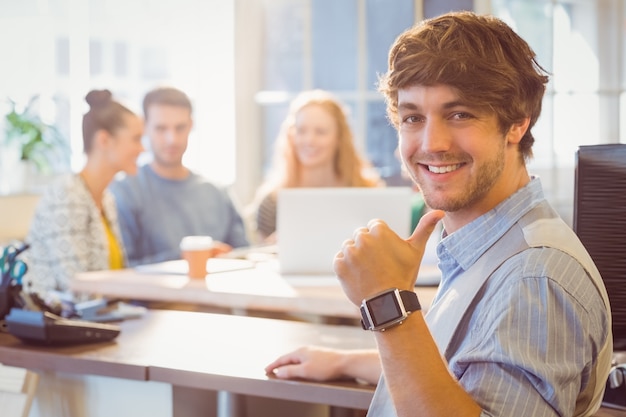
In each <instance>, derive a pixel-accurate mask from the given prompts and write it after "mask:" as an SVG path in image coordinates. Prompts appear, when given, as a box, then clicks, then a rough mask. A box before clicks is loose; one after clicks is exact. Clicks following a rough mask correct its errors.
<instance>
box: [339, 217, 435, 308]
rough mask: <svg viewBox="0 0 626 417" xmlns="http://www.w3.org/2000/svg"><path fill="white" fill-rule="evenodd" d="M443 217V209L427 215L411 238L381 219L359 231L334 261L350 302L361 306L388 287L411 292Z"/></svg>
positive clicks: (345, 243) (346, 242)
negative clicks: (436, 228)
mask: <svg viewBox="0 0 626 417" xmlns="http://www.w3.org/2000/svg"><path fill="white" fill-rule="evenodd" d="M443 216H444V212H443V211H440V210H434V211H431V212H429V213H426V214H425V215H424V216H423V217H422V218H421V219H420V222H419V224H418V225H417V227H416V228H415V230H414V231H413V234H412V235H411V236H410V237H409V238H408V239H402V238H401V237H400V236H398V235H397V234H396V233H395V232H394V231H393V230H391V229H390V228H389V226H388V225H387V224H386V223H385V222H384V221H382V220H371V221H370V222H369V223H368V225H367V227H362V228H360V229H357V230H356V231H355V232H354V236H353V237H352V239H348V240H346V241H345V242H344V243H343V245H342V248H341V251H340V252H339V253H337V255H336V256H335V260H334V270H335V273H336V274H337V276H338V277H339V280H340V281H341V285H342V286H343V290H344V292H345V293H346V295H347V296H348V298H349V299H350V301H352V302H353V303H354V304H356V305H360V304H361V302H362V301H363V299H364V298H367V297H370V296H372V295H374V294H377V293H379V292H381V291H383V290H387V289H389V288H399V289H403V290H410V291H412V290H413V287H414V285H415V280H416V278H417V272H418V271H419V266H420V264H421V262H422V258H423V256H424V251H425V248H426V242H427V241H428V238H429V236H430V235H431V233H432V232H433V230H434V229H435V226H436V225H437V223H438V222H439V221H440V220H441V219H442V218H443Z"/></svg>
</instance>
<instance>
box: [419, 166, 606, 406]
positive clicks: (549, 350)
mask: <svg viewBox="0 0 626 417" xmlns="http://www.w3.org/2000/svg"><path fill="white" fill-rule="evenodd" d="M542 203H543V204H545V198H544V196H543V192H542V189H541V183H540V181H539V179H538V178H535V179H533V180H531V182H530V183H529V184H528V185H527V186H526V187H524V188H522V189H521V190H519V191H518V192H517V193H516V194H514V195H513V196H511V197H510V198H509V199H507V200H506V201H504V202H503V203H502V204H500V205H499V206H498V207H496V208H495V209H494V210H492V211H490V212H488V213H486V214H485V215H483V216H481V217H480V218H478V219H476V220H475V221H473V222H472V223H470V224H468V225H466V226H465V227H463V228H461V229H459V230H458V231H456V232H454V233H452V234H450V235H449V236H446V237H444V238H443V239H442V241H441V243H440V244H439V246H438V248H437V251H438V256H439V259H440V264H439V265H440V268H441V270H442V282H441V285H440V290H439V292H438V294H442V293H444V292H445V290H446V288H448V287H449V286H450V284H451V283H452V282H453V281H454V280H456V279H458V278H459V277H460V276H462V275H463V273H464V271H465V270H467V269H468V268H469V267H470V266H471V265H472V264H473V263H474V262H476V261H477V259H478V258H479V257H480V256H481V255H482V254H483V253H485V252H486V251H487V249H489V248H490V247H491V246H492V245H493V244H494V243H495V242H496V241H497V240H498V239H499V238H500V237H501V236H502V235H503V234H504V233H505V232H506V231H507V230H508V229H510V228H511V227H512V226H513V224H515V223H516V222H517V221H518V220H519V219H520V218H521V217H522V216H523V215H524V214H525V213H527V212H528V211H529V210H530V209H531V208H532V207H534V206H536V205H538V204H542ZM435 301H436V300H435ZM455 324H456V323H455ZM431 331H432V332H433V333H435V332H437V329H431ZM609 331H610V312H609V311H608V309H607V308H606V307H605V305H604V302H603V299H602V297H601V295H600V294H599V292H598V290H597V289H596V287H595V285H594V283H593V282H592V280H591V279H590V278H589V277H588V275H587V272H586V271H585V270H584V268H583V267H582V266H581V264H580V262H578V261H577V260H576V259H574V258H573V257H572V256H570V255H568V254H566V253H564V252H561V251H559V250H557V249H554V248H551V247H540V248H530V249H527V250H525V251H523V252H522V253H521V254H518V255H516V256H514V257H513V258H510V259H509V260H508V261H507V262H505V263H504V264H503V265H502V266H501V267H500V268H499V269H498V270H496V271H495V273H494V274H493V275H492V276H491V278H490V279H489V281H487V283H486V285H485V286H484V287H483V288H482V290H481V292H480V293H479V294H478V297H477V301H476V302H475V303H474V304H473V305H472V307H471V311H470V314H468V315H467V316H466V317H465V319H464V320H463V321H462V322H461V323H460V324H459V327H458V328H457V331H456V333H455V335H454V336H453V338H452V339H451V341H450V345H449V349H448V351H447V357H446V359H447V360H448V363H449V368H450V370H451V371H452V373H453V374H454V375H455V376H456V378H457V379H458V380H459V382H460V384H461V385H462V386H463V387H464V389H465V390H466V391H467V392H468V393H469V394H470V395H471V396H472V397H473V398H474V399H475V400H476V401H477V402H478V403H479V404H480V405H481V406H482V408H483V414H482V415H483V416H533V417H540V416H571V415H573V414H574V407H575V405H576V398H577V397H578V396H579V394H580V392H581V391H583V390H584V389H585V388H586V387H587V386H588V385H589V384H595V383H596V381H591V380H590V375H591V374H592V369H593V366H594V365H595V361H596V357H597V354H598V351H599V350H600V349H601V347H602V346H603V345H604V343H605V341H606V340H607V337H608V334H609ZM599 383H604V382H603V381H600V382H599Z"/></svg>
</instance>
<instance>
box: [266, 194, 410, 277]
mask: <svg viewBox="0 0 626 417" xmlns="http://www.w3.org/2000/svg"><path fill="white" fill-rule="evenodd" d="M412 192H413V191H412V190H411V188H410V187H384V188H383V187H379V188H365V187H352V188H288V189H283V190H280V191H279V192H278V197H277V218H276V228H277V245H278V264H279V269H280V272H281V273H282V274H291V275H312V274H317V275H334V271H333V259H334V257H335V254H336V253H337V252H338V251H339V250H340V249H341V244H342V243H343V241H344V240H346V239H349V238H351V237H352V235H353V232H354V231H355V230H356V229H357V228H359V227H363V226H367V223H368V222H369V221H370V220H371V219H374V218H379V219H382V220H384V221H385V222H387V224H389V226H390V227H391V229H392V230H394V231H395V232H396V233H398V234H399V235H400V236H402V237H403V238H406V237H408V236H409V234H410V232H411V230H410V228H411V193H412Z"/></svg>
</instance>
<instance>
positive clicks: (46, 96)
mask: <svg viewBox="0 0 626 417" xmlns="http://www.w3.org/2000/svg"><path fill="white" fill-rule="evenodd" d="M233 4H234V2H233V1H204V0H176V1H172V0H137V1H132V2H128V1H124V0H107V1H100V0H21V1H19V2H13V1H11V2H7V1H5V2H1V3H0V31H1V33H2V36H0V53H1V55H2V57H3V69H2V77H0V91H2V92H3V96H2V97H0V113H1V114H2V115H4V114H5V113H6V111H8V107H6V104H7V103H6V102H5V101H4V100H5V99H6V98H11V99H13V100H15V101H16V102H18V103H24V104H25V103H26V102H28V99H29V98H30V97H31V96H33V95H34V94H39V95H41V97H42V99H43V102H44V103H46V104H47V105H48V106H47V109H48V110H49V111H47V112H46V114H45V115H44V114H42V116H45V117H46V118H47V119H48V121H50V122H52V123H54V124H55V125H56V126H57V127H58V128H59V129H60V130H61V132H62V133H63V134H64V136H65V137H66V138H68V139H69V141H70V143H71V150H72V159H71V168H72V169H73V170H74V171H78V170H80V168H82V165H83V163H84V156H83V154H82V133H81V124H82V115H83V113H84V112H85V111H86V110H87V104H86V103H85V101H84V97H85V95H86V94H87V92H88V91H89V90H91V89H94V88H97V89H105V88H106V89H109V90H111V91H112V92H113V94H114V96H115V97H116V98H119V99H121V100H123V101H125V102H127V103H128V104H129V105H130V106H131V107H132V108H133V109H134V110H136V111H138V112H139V113H141V101H142V99H143V95H144V94H145V93H146V92H147V91H148V90H150V89H152V88H154V87H156V86H159V85H164V84H167V85H173V86H175V87H178V88H181V89H182V90H184V91H185V92H186V93H187V94H188V95H189V96H190V98H191V100H192V102H193V104H194V122H195V124H194V129H193V131H192V134H191V137H190V139H189V151H188V152H187V153H186V154H185V163H186V164H187V165H188V166H190V167H191V168H192V169H194V170H196V171H198V172H201V173H203V174H205V175H206V176H207V177H209V178H211V179H212V180H215V181H216V182H220V183H225V184H230V183H233V182H234V181H235V112H234V108H235V98H234V94H233V90H234V68H233V67H234V59H233V57H234V38H233V32H234V6H233ZM1 123H2V122H0V124H1ZM1 128H2V126H0V129H1ZM0 142H3V140H2V137H0ZM0 152H1V151H0ZM5 153H6V152H5ZM2 162H3V163H2V167H0V168H2V171H4V170H9V169H10V168H11V167H9V166H8V165H9V161H8V160H7V158H3V160H2ZM68 169H69V167H68ZM4 176H5V175H3V173H2V175H1V176H0V178H2V177H4Z"/></svg>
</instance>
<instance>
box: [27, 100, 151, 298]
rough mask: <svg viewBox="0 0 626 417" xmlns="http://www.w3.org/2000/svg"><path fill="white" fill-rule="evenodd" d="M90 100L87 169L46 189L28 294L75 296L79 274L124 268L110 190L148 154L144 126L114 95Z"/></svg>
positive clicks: (34, 229) (32, 234) (31, 237)
mask: <svg viewBox="0 0 626 417" xmlns="http://www.w3.org/2000/svg"><path fill="white" fill-rule="evenodd" d="M85 99H86V101H87V103H88V104H89V106H90V109H89V111H88V112H87V113H85V115H84V116H83V148H84V152H85V154H86V156H87V161H86V163H85V166H84V167H83V169H82V170H81V171H80V172H78V173H72V174H69V175H67V176H65V177H63V178H60V179H59V180H58V181H57V182H55V183H54V184H53V185H51V186H50V187H49V188H48V189H47V190H45V192H44V193H43V195H42V198H41V200H40V202H39V204H38V206H37V209H36V211H35V216H34V219H33V222H32V224H31V228H30V231H29V234H28V237H27V243H29V244H30V246H31V248H30V250H29V253H28V265H29V272H28V273H27V274H26V276H25V277H24V280H25V283H26V285H25V290H26V292H34V293H37V294H38V295H39V296H40V297H42V298H45V297H46V296H47V295H48V294H49V293H50V292H51V291H58V292H61V293H65V294H68V295H74V294H71V291H70V289H69V282H70V280H71V278H72V276H73V275H74V274H76V273H77V272H85V271H94V270H103V269H118V268H122V267H124V265H125V251H124V247H123V243H122V239H121V233H120V229H119V224H118V220H117V209H116V205H115V202H114V199H113V195H112V194H111V193H110V192H109V191H108V189H107V187H108V185H109V183H110V182H111V181H112V180H113V178H114V176H115V175H116V174H117V173H118V172H120V171H123V172H126V173H128V174H135V173H136V171H137V157H138V156H139V155H140V154H141V152H143V150H144V148H143V145H142V142H141V138H142V134H143V121H142V120H141V118H140V117H139V116H138V115H137V114H136V113H134V112H132V111H131V110H129V109H128V108H127V107H125V106H124V105H122V104H120V103H119V102H118V101H116V100H114V99H113V96H112V94H111V92H110V91H109V90H92V91H90V92H89V93H88V94H87V96H86V98H85ZM74 296H75V295H74ZM78 298H81V297H78Z"/></svg>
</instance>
